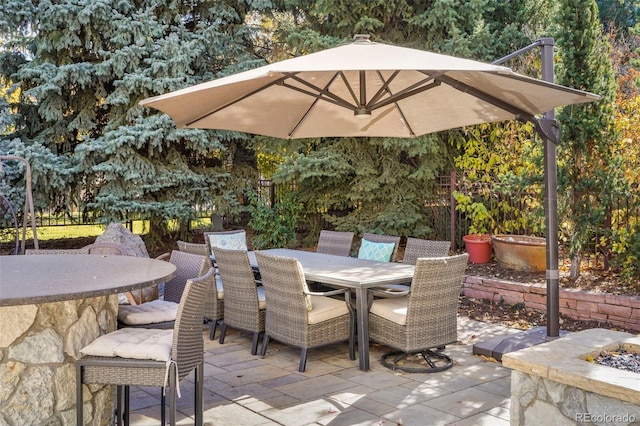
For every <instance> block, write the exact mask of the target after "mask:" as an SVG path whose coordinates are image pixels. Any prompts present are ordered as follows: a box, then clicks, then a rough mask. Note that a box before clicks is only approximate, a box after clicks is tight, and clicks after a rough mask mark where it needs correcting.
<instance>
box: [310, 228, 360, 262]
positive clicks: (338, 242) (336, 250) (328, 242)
mask: <svg viewBox="0 0 640 426" xmlns="http://www.w3.org/2000/svg"><path fill="white" fill-rule="evenodd" d="M352 243H353V232H347V231H329V230H326V229H323V230H321V231H320V237H319V238H318V247H317V248H316V252H318V253H326V254H335V255H336V256H349V255H350V254H351V244H352Z"/></svg>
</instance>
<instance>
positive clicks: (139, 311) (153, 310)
mask: <svg viewBox="0 0 640 426" xmlns="http://www.w3.org/2000/svg"><path fill="white" fill-rule="evenodd" d="M176 315H178V303H176V302H169V301H166V300H160V299H156V300H153V301H151V302H147V303H143V304H141V305H120V306H119V307H118V320H119V321H120V322H123V323H125V324H129V325H141V324H153V323H157V322H165V321H175V319H176Z"/></svg>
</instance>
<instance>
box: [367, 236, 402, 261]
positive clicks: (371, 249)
mask: <svg viewBox="0 0 640 426" xmlns="http://www.w3.org/2000/svg"><path fill="white" fill-rule="evenodd" d="M395 246H396V243H374V242H372V241H369V240H365V239H363V240H362V243H361V244H360V250H359V251H358V259H366V260H375V261H377V262H389V261H390V260H391V255H392V254H393V249H394V248H395Z"/></svg>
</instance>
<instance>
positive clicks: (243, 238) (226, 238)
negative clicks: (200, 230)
mask: <svg viewBox="0 0 640 426" xmlns="http://www.w3.org/2000/svg"><path fill="white" fill-rule="evenodd" d="M209 243H210V244H211V247H219V248H223V249H227V250H244V251H246V250H247V233H246V232H245V231H242V232H234V233H232V234H210V235H209ZM211 254H213V253H211Z"/></svg>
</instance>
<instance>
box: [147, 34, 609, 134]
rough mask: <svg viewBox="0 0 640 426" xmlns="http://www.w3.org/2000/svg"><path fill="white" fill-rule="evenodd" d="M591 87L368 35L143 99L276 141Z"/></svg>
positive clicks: (193, 122) (572, 97)
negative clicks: (378, 40) (374, 39)
mask: <svg viewBox="0 0 640 426" xmlns="http://www.w3.org/2000/svg"><path fill="white" fill-rule="evenodd" d="M597 99H599V97H598V96H597V95H594V94H591V93H587V92H582V91H579V90H575V89H571V88H568V87H564V86H559V85H556V84H553V83H549V82H545V81H541V80H537V79H534V78H530V77H526V76H523V75H520V74H517V73H515V72H513V71H512V70H511V69H510V68H507V67H503V66H498V65H491V64H485V63H482V62H477V61H472V60H468V59H461V58H455V57H452V56H446V55H441V54H436V53H432V52H427V51H422V50H416V49H408V48H404V47H398V46H392V45H387V44H382V43H374V42H371V41H369V39H368V36H356V39H355V41H354V42H353V43H350V44H346V45H342V46H339V47H335V48H332V49H327V50H324V51H321V52H318V53H313V54H310V55H305V56H300V57H297V58H293V59H288V60H285V61H281V62H276V63H273V64H270V65H267V66H263V67H260V68H256V69H253V70H250V71H246V72H242V73H238V74H234V75H231V76H228V77H224V78H220V79H217V80H213V81H210V82H207V83H203V84H199V85H196V86H192V87H188V88H185V89H182V90H177V91H175V92H171V93H167V94H164V95H160V96H156V97H153V98H148V99H144V100H143V101H141V102H140V104H141V105H144V106H149V107H153V108H156V109H158V110H160V111H162V112H165V113H167V114H168V115H170V116H171V118H172V119H173V120H174V121H175V122H176V124H177V125H178V126H179V127H191V128H206V129H227V130H237V131H242V132H247V133H253V134H261V135H267V136H273V137H278V138H284V139H294V138H308V137H322V136H326V137H331V136H335V137H345V136H363V137H364V136H381V137H416V136H419V135H423V134H426V133H431V132H437V131H440V130H446V129H451V128H457V127H461V126H467V125H473V124H479V123H487V122H496V121H502V120H510V119H519V120H526V121H534V119H535V116H536V115H539V114H541V113H543V112H545V111H549V110H552V109H554V108H556V107H558V106H562V105H569V104H576V103H582V102H591V101H594V100H597Z"/></svg>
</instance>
